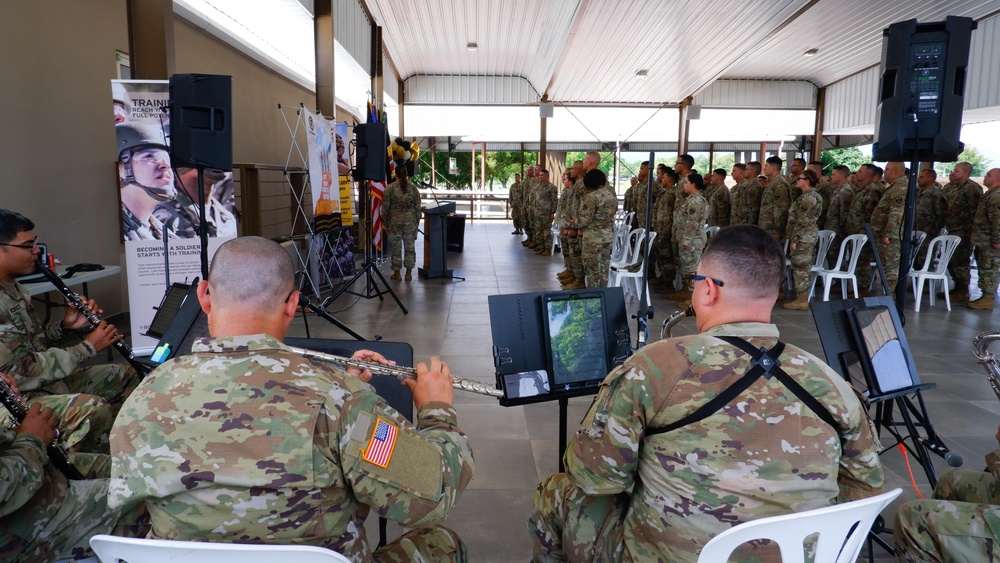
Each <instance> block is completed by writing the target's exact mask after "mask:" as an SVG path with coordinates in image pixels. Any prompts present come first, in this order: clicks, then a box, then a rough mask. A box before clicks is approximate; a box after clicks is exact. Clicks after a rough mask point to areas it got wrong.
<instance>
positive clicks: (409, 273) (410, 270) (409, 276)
mask: <svg viewBox="0 0 1000 563" xmlns="http://www.w3.org/2000/svg"><path fill="white" fill-rule="evenodd" d="M403 279H404V280H406V281H413V268H407V269H406V277H405V278H403Z"/></svg>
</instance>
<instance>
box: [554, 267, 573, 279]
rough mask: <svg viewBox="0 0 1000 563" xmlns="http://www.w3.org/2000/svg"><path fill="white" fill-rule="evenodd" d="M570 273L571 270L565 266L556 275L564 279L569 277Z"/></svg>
mask: <svg viewBox="0 0 1000 563" xmlns="http://www.w3.org/2000/svg"><path fill="white" fill-rule="evenodd" d="M572 274H573V271H572V270H570V269H569V268H566V269H565V270H563V271H561V272H559V273H558V274H556V277H557V278H559V279H561V280H564V279H566V278H568V277H570V276H571V275H572ZM574 277H575V276H574Z"/></svg>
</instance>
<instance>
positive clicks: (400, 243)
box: [389, 223, 417, 271]
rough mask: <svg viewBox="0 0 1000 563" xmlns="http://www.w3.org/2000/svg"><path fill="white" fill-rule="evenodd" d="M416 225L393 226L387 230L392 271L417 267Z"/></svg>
mask: <svg viewBox="0 0 1000 563" xmlns="http://www.w3.org/2000/svg"><path fill="white" fill-rule="evenodd" d="M416 241H417V225H416V224H414V223H411V224H409V225H399V226H396V225H393V227H392V228H391V229H389V250H390V251H391V252H392V269H393V270H396V271H398V270H399V269H400V268H404V267H405V268H412V267H414V266H416V265H417V251H416V249H414V248H413V245H414V243H415V242H416Z"/></svg>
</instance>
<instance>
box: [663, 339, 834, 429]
mask: <svg viewBox="0 0 1000 563" xmlns="http://www.w3.org/2000/svg"><path fill="white" fill-rule="evenodd" d="M718 338H719V339H720V340H724V341H726V342H728V343H729V344H732V345H733V346H736V347H737V348H739V349H740V350H743V351H744V352H746V353H747V354H749V355H750V357H751V360H750V366H751V367H750V370H748V371H747V373H746V374H745V375H744V376H743V377H741V378H740V379H739V380H737V381H736V382H735V383H733V384H732V385H730V386H729V387H727V388H726V389H724V390H723V391H722V392H721V393H719V394H718V395H717V396H716V397H715V398H714V399H712V400H711V401H709V402H707V403H705V404H704V405H702V406H701V407H699V408H698V410H696V411H694V412H693V413H691V414H689V415H688V416H686V417H684V418H682V419H681V420H678V421H677V422H674V423H671V424H668V425H667V426H663V427H660V428H649V429H647V430H646V433H645V435H646V436H655V435H657V434H663V433H664V432H670V431H671V430H676V429H677V428H681V427H683V426H687V425H688V424H694V423H695V422H699V421H701V420H703V419H705V418H708V417H709V416H712V415H713V414H715V413H717V412H719V410H721V409H722V407H724V406H726V405H727V404H729V402H730V401H732V400H733V399H735V398H736V397H738V396H739V395H740V394H741V393H743V392H744V391H746V390H747V389H748V388H749V387H750V386H751V385H753V383H754V382H755V381H757V380H758V379H759V378H760V377H761V376H764V377H765V378H767V379H770V378H771V376H772V375H773V376H774V377H777V378H778V381H780V382H781V383H782V384H783V385H784V386H785V387H787V388H788V389H789V390H790V391H791V392H792V393H793V394H795V396H796V397H798V399H799V400H800V401H802V403H803V404H804V405H805V406H807V407H808V408H809V410H811V411H813V413H815V414H816V416H818V417H820V419H822V420H823V422H826V423H827V424H829V425H830V426H831V427H833V429H834V430H836V429H837V428H838V425H837V421H836V419H834V418H833V415H832V414H830V411H828V410H826V408H825V407H824V406H823V405H822V403H820V402H819V401H818V400H817V399H816V398H815V397H813V396H812V395H810V394H809V392H808V391H806V390H805V388H803V387H802V386H801V385H799V383H798V382H797V381H795V380H794V379H792V378H791V376H789V375H788V374H787V373H785V371H784V370H783V369H781V362H780V361H779V360H778V357H779V356H781V353H782V352H783V351H784V349H785V344H784V342H780V341H779V342H778V343H777V344H775V345H774V347H773V348H771V349H770V350H768V349H766V348H763V347H761V348H754V347H753V345H752V344H750V343H749V342H747V341H746V340H744V339H742V338H739V337H736V336H719V337H718Z"/></svg>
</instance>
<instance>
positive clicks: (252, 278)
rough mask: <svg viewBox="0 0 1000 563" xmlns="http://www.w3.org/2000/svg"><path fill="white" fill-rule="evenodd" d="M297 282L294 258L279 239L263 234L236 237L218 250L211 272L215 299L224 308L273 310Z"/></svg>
mask: <svg viewBox="0 0 1000 563" xmlns="http://www.w3.org/2000/svg"><path fill="white" fill-rule="evenodd" d="M294 285H295V270H294V268H293V267H292V260H291V258H290V257H289V256H288V253H286V252H285V250H284V249H283V248H281V245H279V244H278V243H276V242H274V241H272V240H268V239H265V238H261V237H239V238H235V239H232V240H230V241H228V242H226V243H224V244H223V245H222V246H220V247H219V250H217V251H216V252H215V256H214V257H213V258H212V269H211V270H210V271H209V274H208V288H209V291H210V292H211V295H212V303H213V305H214V306H215V307H219V308H220V309H228V308H241V309H245V310H247V311H259V312H270V311H273V310H274V309H275V308H276V307H279V306H280V305H281V303H282V301H283V300H284V299H285V298H286V296H288V295H289V294H290V293H291V292H292V290H293V289H294Z"/></svg>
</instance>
